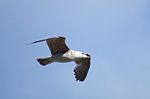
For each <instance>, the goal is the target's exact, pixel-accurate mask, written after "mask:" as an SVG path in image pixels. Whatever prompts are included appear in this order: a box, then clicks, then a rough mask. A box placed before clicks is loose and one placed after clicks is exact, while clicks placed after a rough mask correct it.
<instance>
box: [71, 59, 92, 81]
mask: <svg viewBox="0 0 150 99" xmlns="http://www.w3.org/2000/svg"><path fill="white" fill-rule="evenodd" d="M76 64H77V66H76V67H75V69H74V72H75V73H74V75H75V78H76V81H78V80H79V81H84V80H85V78H86V76H87V73H88V70H89V68H90V58H85V59H81V60H78V61H76Z"/></svg>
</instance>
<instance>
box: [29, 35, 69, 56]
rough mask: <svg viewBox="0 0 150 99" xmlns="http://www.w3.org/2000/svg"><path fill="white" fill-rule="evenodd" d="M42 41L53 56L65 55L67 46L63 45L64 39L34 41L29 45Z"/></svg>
mask: <svg viewBox="0 0 150 99" xmlns="http://www.w3.org/2000/svg"><path fill="white" fill-rule="evenodd" d="M42 41H46V42H47V45H48V47H49V49H50V51H51V53H52V55H55V54H58V53H66V52H67V51H68V50H69V48H68V46H67V45H66V43H65V37H60V36H59V37H54V38H48V39H43V40H39V41H35V42H32V43H30V44H33V43H38V42H42Z"/></svg>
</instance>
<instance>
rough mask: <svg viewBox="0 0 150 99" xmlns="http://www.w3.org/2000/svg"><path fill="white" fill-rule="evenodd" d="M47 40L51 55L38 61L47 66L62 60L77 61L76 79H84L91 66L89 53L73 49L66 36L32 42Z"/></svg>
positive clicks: (63, 61)
mask: <svg viewBox="0 0 150 99" xmlns="http://www.w3.org/2000/svg"><path fill="white" fill-rule="evenodd" d="M42 41H46V43H47V45H48V47H49V49H50V51H51V56H49V57H42V58H38V59H37V61H38V62H39V63H40V64H41V65H43V66H45V65H47V64H50V63H54V62H60V63H66V62H75V63H76V66H75V68H74V75H75V79H76V81H81V82H82V81H84V80H85V78H86V76H87V73H88V70H89V68H90V60H91V56H90V55H89V54H87V53H83V52H80V51H75V50H71V49H70V48H69V47H68V46H67V45H66V43H65V37H61V36H58V37H53V38H48V39H43V40H38V41H35V42H32V43H30V44H34V43H38V42H42Z"/></svg>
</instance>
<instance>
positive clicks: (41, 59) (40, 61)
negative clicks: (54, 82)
mask: <svg viewBox="0 0 150 99" xmlns="http://www.w3.org/2000/svg"><path fill="white" fill-rule="evenodd" d="M37 61H38V62H39V63H40V64H41V65H43V66H45V65H47V64H49V63H52V61H51V59H50V57H47V58H38V59H37Z"/></svg>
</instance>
